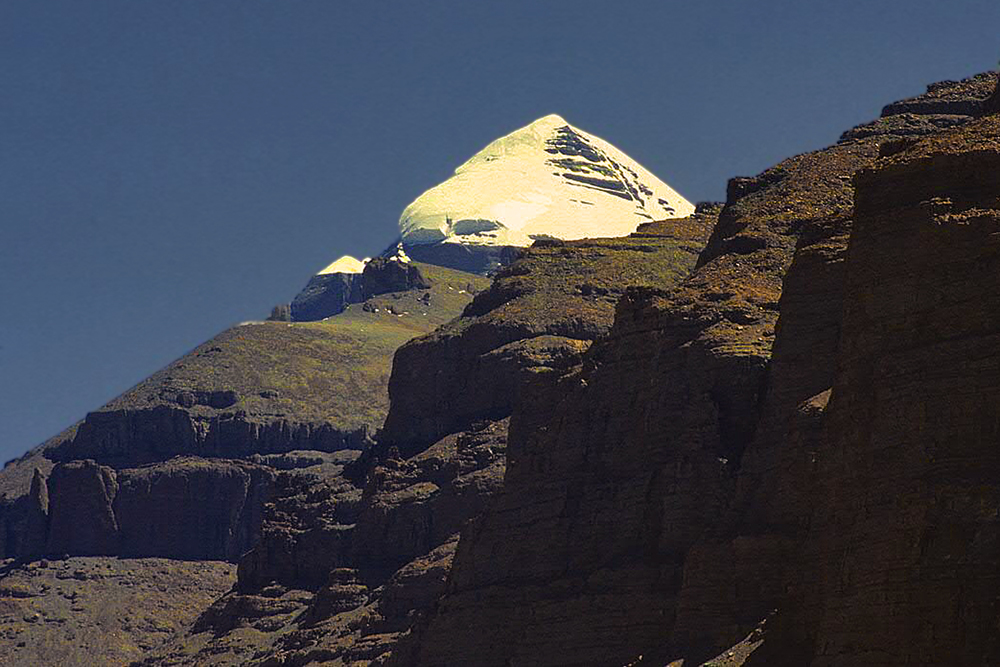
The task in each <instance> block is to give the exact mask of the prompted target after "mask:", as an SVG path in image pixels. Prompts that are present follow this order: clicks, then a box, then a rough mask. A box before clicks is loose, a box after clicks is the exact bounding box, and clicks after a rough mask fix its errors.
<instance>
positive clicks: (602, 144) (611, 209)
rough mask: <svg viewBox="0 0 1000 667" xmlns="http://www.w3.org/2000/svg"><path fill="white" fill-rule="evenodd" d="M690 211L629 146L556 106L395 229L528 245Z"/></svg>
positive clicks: (417, 241)
mask: <svg viewBox="0 0 1000 667" xmlns="http://www.w3.org/2000/svg"><path fill="white" fill-rule="evenodd" d="M693 211H694V206H692V205H691V203H690V202H688V201H687V200H686V199H684V198H683V197H681V196H680V195H679V194H677V192H675V191H674V190H673V189H672V188H671V187H670V186H669V185H667V184H666V183H664V182H663V181H661V180H660V179H658V178H657V177H656V176H654V175H653V174H652V173H650V172H649V171H647V170H646V169H645V168H643V167H642V166H641V165H640V164H638V163H637V162H635V160H632V159H631V158H630V157H629V156H627V155H625V153H623V152H621V151H620V150H618V149H617V148H615V147H614V146H612V145H611V144H609V143H608V142H606V141H604V140H603V139H600V138H598V137H595V136H594V135H592V134H588V133H587V132H584V131H583V130H580V129H578V128H575V127H573V126H572V125H570V124H569V123H567V122H566V121H565V120H564V119H563V118H561V117H560V116H557V115H555V114H552V115H549V116H545V117H544V118H540V119H539V120H536V121H535V122H534V123H532V124H530V125H528V126H527V127H523V128H521V129H520V130H517V131H515V132H512V133H511V134H508V135H507V136H505V137H501V138H500V139H497V140H496V141H494V142H493V143H491V144H490V145H488V146H487V147H486V148H484V149H483V150H481V151H479V152H478V153H476V154H475V155H474V156H473V157H472V158H471V159H469V160H468V161H467V162H465V163H464V164H463V165H461V166H460V167H458V169H456V170H455V175H454V176H452V177H451V178H449V179H448V180H446V181H445V182H443V183H441V184H440V185H438V186H436V187H433V188H431V189H430V190H428V191H427V192H425V193H424V194H422V195H420V197H418V198H417V199H416V200H415V201H414V202H413V203H412V204H410V205H409V206H407V207H406V209H405V210H404V211H403V214H402V216H401V217H400V219H399V227H400V233H401V236H402V240H403V242H404V243H405V244H407V245H410V246H414V245H423V244H438V243H457V244H462V245H466V246H527V245H530V244H531V243H532V241H533V240H534V239H538V238H545V237H556V238H560V239H564V240H572V239H579V238H587V237H601V236H625V235H627V234H630V233H631V232H633V231H634V230H635V228H636V227H637V226H638V225H639V224H641V223H643V222H649V221H650V220H663V219H665V218H679V217H685V216H688V215H690V214H691V213H692V212H693Z"/></svg>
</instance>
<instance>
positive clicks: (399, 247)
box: [388, 243, 412, 264]
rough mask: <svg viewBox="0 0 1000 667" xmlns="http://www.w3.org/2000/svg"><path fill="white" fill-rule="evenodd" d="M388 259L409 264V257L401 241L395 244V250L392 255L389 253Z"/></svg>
mask: <svg viewBox="0 0 1000 667" xmlns="http://www.w3.org/2000/svg"><path fill="white" fill-rule="evenodd" d="M388 259H389V260H390V261H393V262H402V263H403V264H409V263H410V262H411V261H412V260H411V259H410V256H409V255H407V254H406V251H405V250H403V244H402V243H397V244H396V252H394V253H393V254H392V255H389V256H388Z"/></svg>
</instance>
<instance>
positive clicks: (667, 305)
mask: <svg viewBox="0 0 1000 667" xmlns="http://www.w3.org/2000/svg"><path fill="white" fill-rule="evenodd" d="M974 83H975V82H974ZM967 85H969V84H968V82H961V83H959V84H954V86H956V87H958V88H964V87H966V86H967ZM975 85H978V84H977V83H975ZM943 92H944V91H943V89H941V88H939V89H932V91H931V94H933V95H937V96H941V95H942V94H943ZM959 94H965V93H959ZM973 106H974V105H973ZM970 108H972V106H970ZM952 115H964V114H952ZM969 119H970V117H968V116H965V117H964V118H962V119H958V120H956V121H955V124H961V123H967V122H968V121H969ZM869 129H870V130H874V131H870V132H869V133H866V134H865V135H864V136H863V137H862V135H861V134H858V135H855V136H851V137H845V140H844V141H843V142H842V143H841V144H839V145H837V146H834V147H832V148H830V149H827V150H824V151H819V152H817V153H814V154H808V155H804V156H800V157H797V158H793V159H791V160H788V161H786V162H784V163H782V164H781V165H778V166H777V167H775V168H774V169H772V170H769V171H768V172H765V173H764V174H762V175H761V176H759V177H757V178H755V179H737V180H735V181H734V182H733V183H731V185H730V192H729V200H728V202H727V205H726V208H725V209H724V210H723V212H722V215H721V216H720V221H719V224H718V226H717V227H716V229H715V232H714V233H713V236H712V239H711V240H710V241H709V244H708V247H707V248H706V250H705V251H704V252H703V253H702V254H701V256H700V258H699V262H698V264H699V268H698V270H697V271H696V272H695V273H694V275H692V277H691V278H689V279H688V280H687V281H685V282H684V283H682V285H681V286H679V287H678V288H676V289H674V290H672V291H669V292H663V291H659V292H658V291H655V290H633V291H631V292H629V293H628V294H626V297H625V298H624V299H623V300H622V301H621V302H620V304H619V306H618V310H617V313H616V319H615V325H614V327H613V328H612V330H611V333H610V335H609V336H608V338H607V339H604V340H599V341H598V342H597V343H596V344H595V345H594V346H593V347H592V348H591V349H590V351H589V352H588V353H587V354H586V355H585V364H584V366H583V370H582V371H581V372H579V373H572V372H571V373H568V374H566V375H564V376H562V377H560V378H556V379H550V381H548V382H537V383H534V384H533V385H532V386H530V387H528V388H525V387H522V388H521V391H522V392H523V393H528V394H530V398H526V399H525V400H523V401H522V402H521V403H520V405H521V406H522V407H521V408H520V409H519V410H517V411H515V412H514V415H513V417H512V421H511V432H510V444H509V447H508V473H507V477H506V481H505V488H504V492H503V494H501V495H500V496H499V497H498V499H497V501H496V502H494V503H493V504H491V507H490V508H489V509H488V510H487V512H486V514H485V515H484V516H483V517H481V518H480V519H478V520H477V521H476V522H475V523H473V524H472V525H471V526H470V528H469V529H468V530H467V531H466V532H465V533H464V534H463V536H462V540H461V541H460V543H459V548H458V552H457V554H456V559H455V564H454V566H453V571H452V576H451V579H450V580H449V591H448V594H447V595H446V596H445V597H444V598H443V599H442V600H441V601H440V602H439V604H438V605H437V607H436V608H435V612H434V613H433V615H432V616H431V617H430V618H429V620H427V621H426V622H425V623H424V624H423V625H422V627H421V628H420V632H419V633H418V636H419V638H418V640H417V641H415V642H413V643H412V644H411V645H410V647H409V649H410V650H409V652H407V653H406V654H403V653H400V654H399V655H398V658H397V659H398V661H399V662H398V664H428V665H438V664H453V663H454V662H455V661H456V660H460V656H468V655H482V656H488V657H487V658H485V663H484V664H505V663H506V662H508V661H513V662H515V663H517V662H524V661H530V662H533V663H535V664H624V663H626V662H628V661H630V660H634V659H636V658H637V657H638V656H639V655H644V656H645V657H646V660H648V661H650V664H662V663H660V662H658V660H662V661H663V662H670V661H671V660H674V659H678V658H685V659H690V660H699V659H708V658H710V657H712V656H713V655H716V654H717V652H718V650H719V649H720V648H722V647H725V646H728V645H731V644H735V643H736V642H739V641H740V639H741V638H743V637H745V636H746V634H747V632H749V631H751V630H752V629H753V628H754V627H755V626H757V624H758V623H760V621H761V620H762V619H763V618H764V617H765V616H767V615H768V614H769V613H770V611H771V610H772V609H774V608H775V607H778V606H780V605H781V604H782V603H783V602H786V601H787V600H788V594H787V593H788V588H787V579H786V577H787V576H788V575H789V572H790V570H786V569H785V568H784V565H786V564H787V565H789V566H790V568H791V569H794V568H795V567H796V563H799V564H801V560H797V559H798V553H799V552H798V551H797V549H798V548H799V546H800V545H801V541H800V540H802V539H803V538H804V535H805V531H806V530H807V529H808V527H809V508H810V507H812V506H814V501H813V500H812V499H810V498H809V494H810V492H813V491H815V490H816V489H818V488H829V487H828V486H826V485H822V484H819V485H815V486H812V487H810V484H811V483H812V482H813V481H814V479H815V474H814V473H813V469H814V468H815V465H814V464H815V459H814V454H815V448H816V447H817V444H816V440H815V438H816V436H817V432H818V430H819V421H818V420H819V419H820V418H821V415H822V414H823V410H824V406H825V403H826V400H827V398H828V396H829V394H828V393H827V392H825V391H824V390H825V389H828V388H829V386H830V384H832V382H833V377H834V373H835V369H836V359H837V357H836V354H837V353H836V350H837V345H838V343H839V328H838V323H839V319H840V314H839V313H840V308H841V304H842V303H843V299H844V296H843V295H844V288H843V284H844V283H843V280H844V273H843V257H844V248H845V245H846V240H847V238H848V233H849V231H850V228H851V220H852V216H853V214H852V204H853V189H852V183H851V180H852V176H853V174H854V173H856V172H857V171H858V170H859V169H863V168H865V167H868V166H870V165H872V164H873V163H874V161H875V159H876V158H877V157H878V154H879V143H880V142H886V141H898V140H901V139H902V140H905V139H906V138H907V136H912V135H909V134H908V133H909V131H910V130H909V129H907V126H906V125H905V124H904V125H897V124H890V123H886V124H884V125H882V126H881V128H869ZM924 131H925V128H924V127H921V128H920V129H919V130H918V131H916V132H914V133H913V134H914V135H919V134H922V133H923V132H924ZM934 136H937V135H934ZM980 173H982V174H988V173H990V171H989V170H986V171H983V172H980ZM970 177H971V178H972V179H973V182H976V183H979V182H982V181H981V180H979V179H977V178H976V177H975V176H973V175H971V173H970V174H969V175H968V176H966V180H968V179H969V178H970ZM987 180H988V179H987ZM899 187H900V184H899V183H897V184H896V189H893V188H886V190H885V191H886V193H887V194H888V193H895V194H894V195H893V196H903V195H902V194H901V193H899V191H898V188H899ZM793 257H794V258H795V262H794V264H793V263H792V260H793ZM790 266H792V267H793V270H792V271H789V272H788V276H787V280H786V281H785V285H786V286H787V287H788V288H789V290H788V292H787V295H786V296H782V281H783V277H784V276H785V274H786V271H787V270H788V268H789V267H790ZM779 303H780V304H781V306H780V307H781V309H782V311H781V312H782V317H783V319H784V321H783V323H782V331H784V336H783V342H782V344H781V345H776V346H775V348H774V350H773V351H774V354H775V356H774V357H773V358H772V346H771V342H772V340H773V335H774V327H775V325H776V323H777V322H776V320H777V316H778V310H779ZM786 308H787V309H788V310H789V315H790V316H789V317H788V318H785V309H786ZM793 314H794V315H793ZM814 353H815V354H814ZM779 355H780V356H779ZM543 406H544V407H543ZM772 482H777V484H775V485H774V486H772ZM803 485H804V488H802V487H803ZM798 501H802V504H801V505H799V504H797V502H798ZM727 535H728V536H727ZM838 618H843V615H841V616H838ZM856 660H857V658H855V662H850V661H849V660H848V661H845V662H844V663H843V664H861V663H859V662H857V661H856ZM762 664H770V663H762ZM787 664H805V663H795V662H794V659H793V660H791V661H789V662H788V663H787ZM838 664H839V663H838ZM865 664H867V663H865ZM897 664H898V663H897Z"/></svg>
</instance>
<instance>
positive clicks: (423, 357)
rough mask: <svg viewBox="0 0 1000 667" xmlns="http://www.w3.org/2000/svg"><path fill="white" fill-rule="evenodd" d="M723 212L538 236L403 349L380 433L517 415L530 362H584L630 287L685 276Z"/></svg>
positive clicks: (419, 434) (415, 438) (405, 445)
mask: <svg viewBox="0 0 1000 667" xmlns="http://www.w3.org/2000/svg"><path fill="white" fill-rule="evenodd" d="M715 218H716V211H715V210H713V209H712V208H711V207H708V208H706V209H705V210H704V211H702V212H700V213H698V214H696V215H695V216H693V217H691V218H684V219H681V220H671V221H667V222H661V223H650V224H648V225H644V226H642V227H640V230H639V231H638V232H637V233H635V234H632V235H631V236H628V237H625V238H619V239H585V240H582V241H567V242H563V241H555V240H554V241H547V242H540V243H536V244H535V245H534V246H533V247H532V248H531V249H530V250H528V251H527V252H526V254H525V255H524V256H523V257H522V258H521V259H520V260H518V261H517V262H516V263H515V264H514V265H512V266H511V267H509V268H507V269H505V270H504V271H502V272H501V273H500V274H498V275H497V277H496V279H495V280H494V282H493V285H492V286H491V287H490V289H488V290H486V291H484V292H483V293H481V294H479V295H477V296H476V298H475V299H474V300H473V302H472V303H471V304H469V306H468V307H466V309H465V311H464V312H463V314H462V317H460V318H458V319H456V320H455V321H453V322H451V323H449V324H448V325H446V326H444V327H441V328H439V329H437V330H436V331H434V332H433V333H431V334H429V335H428V336H425V337H422V338H419V339H416V340H413V341H411V342H410V343H408V344H407V345H404V346H403V347H401V348H400V349H399V350H398V351H397V352H396V356H395V359H394V362H393V372H392V376H391V378H390V380H389V396H390V405H391V407H390V410H389V414H388V416H387V417H386V421H385V426H384V429H383V431H382V434H381V438H380V441H381V442H382V443H384V444H385V445H387V446H398V447H400V448H402V449H404V450H411V451H415V450H419V449H421V448H424V447H426V446H427V445H429V444H431V443H432V442H434V441H435V440H436V439H438V438H440V437H442V436H444V435H446V434H448V433H453V432H456V431H460V430H462V429H464V428H466V427H467V426H468V425H469V424H471V423H472V422H474V421H475V420H477V419H502V418H505V417H507V416H509V415H510V412H511V409H512V407H513V405H514V403H515V402H516V401H517V399H518V391H519V389H518V388H519V387H520V386H521V385H522V384H523V381H524V380H525V379H526V378H527V377H529V376H530V375H531V374H532V371H531V370H530V369H532V368H534V367H547V368H563V369H565V368H570V367H572V366H573V365H575V364H577V363H579V359H580V354H581V353H582V352H583V351H584V350H585V349H586V348H587V347H588V346H589V344H590V342H591V341H592V340H594V339H595V338H597V337H598V336H600V335H602V334H604V333H606V332H607V331H608V329H609V328H610V326H611V323H612V321H613V318H614V308H615V303H616V301H617V300H618V299H619V298H620V296H621V295H622V294H623V293H624V292H625V290H626V289H628V288H630V287H635V286H642V285H645V286H653V285H663V286H670V285H673V284H675V283H676V282H678V281H679V280H680V279H682V278H683V277H684V276H685V275H686V274H687V272H688V271H689V270H690V269H691V267H693V265H694V262H695V260H696V258H697V253H698V252H699V251H700V249H701V247H703V245H704V242H705V239H706V238H707V237H708V233H709V231H710V230H711V228H712V226H713V225H714V223H715Z"/></svg>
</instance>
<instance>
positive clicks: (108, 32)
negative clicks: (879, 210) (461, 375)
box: [0, 0, 1000, 460]
mask: <svg viewBox="0 0 1000 667" xmlns="http://www.w3.org/2000/svg"><path fill="white" fill-rule="evenodd" d="M998 28H1000V3H998V2H997V1H996V0H981V1H980V0H956V1H954V2H948V3H945V2H940V1H930V0H916V1H911V2H899V1H898V0H896V1H893V2H890V1H886V0H864V1H858V0H841V1H839V2H801V0H795V1H793V0H784V1H779V0H758V1H757V2H731V1H730V2H727V1H723V0H703V1H701V2H690V1H686V2H680V1H673V0H670V1H666V0H663V1H660V2H647V1H641V0H639V1H632V2H630V1H628V0H622V1H621V2H608V1H607V0H604V1H601V2H595V1H590V0H574V1H571V2H564V1H560V0H533V1H522V0H504V1H503V2H494V1H492V0H491V1H470V0H456V1H451V0H449V1H434V0H420V1H414V0H386V1H382V2H379V1H377V0H365V1H359V2H355V1H352V0H314V1H305V0H303V1H295V0H284V1H279V0H268V1H255V0H232V1H224V0H171V1H169V2H167V1H163V0H119V1H116V2H108V1H100V0H88V2H80V0H44V1H40V0H3V2H0V91H2V97H0V100H2V101H0V459H2V460H6V459H9V458H12V457H14V456H16V455H19V454H20V453H22V452H23V451H25V450H27V449H28V448H30V447H32V446H34V445H36V444H38V443H39V442H41V441H42V440H44V439H46V438H47V437H49V436H52V435H54V434H55V433H57V432H59V431H60V430H62V428H64V427H66V426H69V425H70V424H72V423H73V422H74V421H76V420H77V419H80V418H82V417H83V416H84V415H85V414H86V412H87V411H88V410H92V409H96V408H98V407H99V406H100V405H101V404H102V403H104V402H106V401H107V400H109V399H110V398H112V397H114V396H115V395H117V394H119V393H121V392H122V391H124V390H126V389H128V388H129V387H130V386H132V385H133V384H135V383H136V382H138V381H139V380H141V379H142V378H143V377H145V376H146V375H148V374H149V373H151V372H153V371H155V370H157V369H158V368H160V367H162V366H163V365H165V364H167V363H169V362H170V361H171V360H173V359H175V358H177V357H178V356H180V355H182V354H183V353H184V352H186V351H187V350H189V349H191V348H192V347H194V346H195V345H197V344H198V343H200V342H202V341H204V340H206V339H208V338H209V337H211V336H212V335H214V334H216V333H218V332H219V331H221V330H223V329H224V328H226V327H227V326H229V325H232V324H234V323H236V322H239V321H242V320H247V319H261V318H263V317H265V316H267V314H268V313H269V312H270V309H271V307H272V306H273V305H275V304H277V303H280V302H287V301H289V300H290V299H291V297H292V296H294V294H295V293H296V292H297V291H298V290H299V289H300V288H301V287H302V286H304V284H305V283H306V281H307V280H308V278H309V276H310V275H311V274H313V273H315V272H316V271H318V270H319V269H321V268H322V267H324V266H325V265H326V264H327V263H329V262H330V261H332V260H333V259H336V258H337V257H339V256H340V255H342V254H345V253H350V254H354V255H356V256H364V255H371V254H373V253H377V252H379V251H381V250H382V249H383V248H384V247H385V246H386V245H388V244H389V243H390V242H391V241H392V240H393V237H394V235H395V233H396V223H397V220H398V217H399V214H400V212H401V211H402V210H403V208H404V207H405V206H406V205H407V204H408V203H409V202H410V201H412V200H413V199H414V198H415V197H416V196H418V195H419V194H420V193H421V192H422V191H424V190H425V189H427V188H429V187H431V186H433V185H435V184H437V183H438V182H440V181H442V180H444V179H445V178H446V177H448V176H449V174H450V173H451V171H452V170H453V169H454V168H455V167H457V166H458V165H459V164H460V163H461V162H462V161H464V160H465V159H467V158H468V157H470V156H471V155H472V154H473V153H475V152H476V151H478V150H479V149H480V148H482V147H483V146H485V145H486V144H487V143H489V142H490V141H491V140H493V139H495V138H496V137H498V136H500V135H502V134H505V133H507V132H510V131H512V130H514V129H517V128H518V127H521V126H523V125H526V124H527V123H529V122H531V121H532V120H534V119H536V118H538V117H541V116H543V115H546V114H548V113H558V114H560V115H562V116H563V117H565V118H566V119H567V120H568V121H569V122H570V123H572V124H574V125H576V126H577V127H580V128H582V129H584V130H586V131H588V132H591V133H593V134H596V135H598V136H600V137H602V138H604V139H607V140H608V141H610V142H611V143H613V144H615V145H616V146H618V148H620V149H622V150H623V151H625V152H626V153H628V154H629V155H631V156H632V157H633V158H635V159H636V160H637V161H639V162H640V163H641V164H643V165H644V166H645V167H647V168H648V169H650V170H651V171H652V172H653V173H655V174H656V175H657V176H659V177H660V178H661V179H663V180H664V181H666V182H667V183H669V184H670V185H671V186H673V187H674V188H675V189H677V190H678V191H679V192H680V193H681V194H683V195H684V196H686V197H687V198H688V199H689V200H691V201H699V200H719V199H722V198H723V196H724V192H725V184H726V180H727V179H728V178H729V177H731V176H735V175H747V174H754V173H757V172H759V171H761V170H763V169H765V168H766V167H768V166H770V165H772V164H774V163H775V162H777V161H779V160H781V159H782V158H784V157H787V156H790V155H793V154H795V153H799V152H803V151H806V150H811V149H814V148H819V147H822V146H825V145H827V144H830V143H832V142H834V141H835V140H836V139H837V137H838V136H839V134H840V133H841V132H842V131H843V130H846V129H848V128H849V127H851V126H853V125H856V124H858V123H860V122H863V121H866V120H869V119H872V118H874V117H876V116H877V115H878V112H879V110H880V109H881V107H882V106H883V105H884V104H886V103H888V102H890V101H892V100H894V99H898V98H902V97H908V96H910V95H914V94H917V93H920V92H922V91H923V89H924V87H925V86H926V84H928V83H931V82H933V81H938V80H942V79H958V78H963V77H966V76H969V75H972V74H975V73H977V72H981V71H985V70H989V69H992V68H995V67H996V64H997V58H998V57H1000V39H998V36H1000V30H998Z"/></svg>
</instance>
